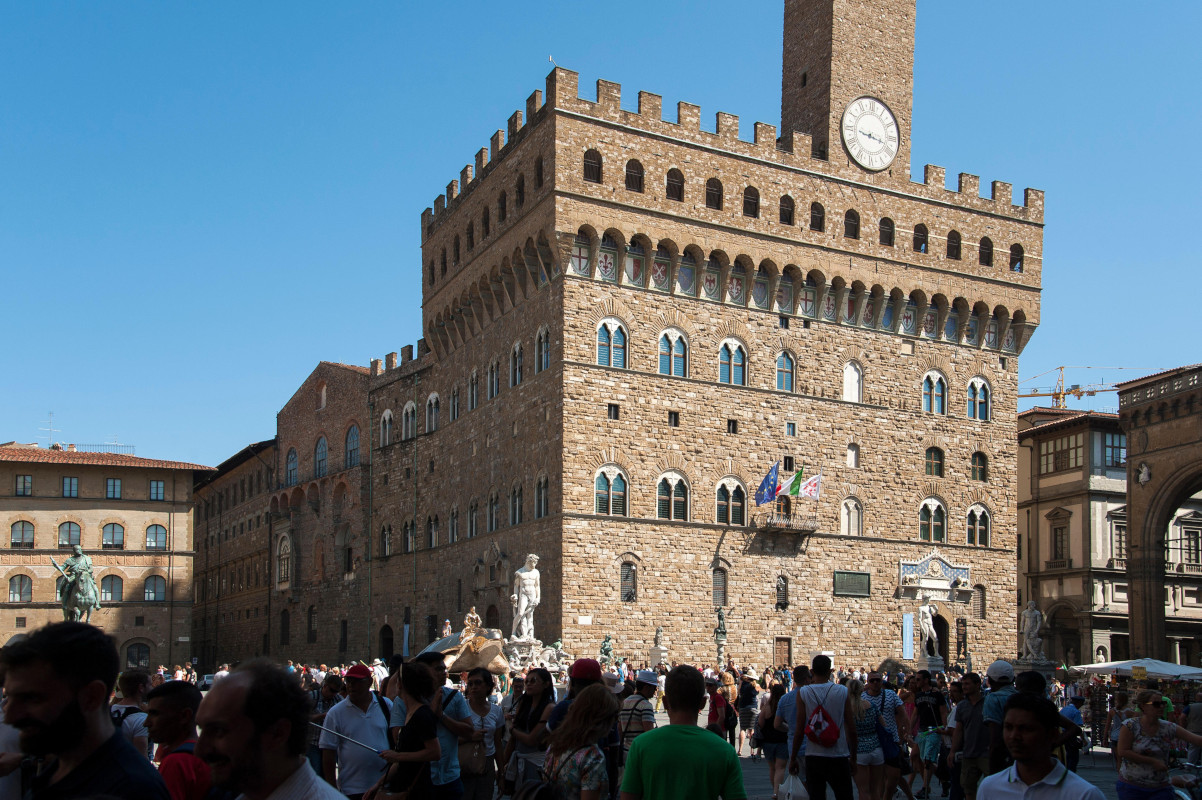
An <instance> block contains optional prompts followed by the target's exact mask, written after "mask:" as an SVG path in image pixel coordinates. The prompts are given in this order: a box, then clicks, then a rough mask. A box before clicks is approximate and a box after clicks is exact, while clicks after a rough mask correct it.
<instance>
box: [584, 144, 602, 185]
mask: <svg viewBox="0 0 1202 800" xmlns="http://www.w3.org/2000/svg"><path fill="white" fill-rule="evenodd" d="M584 179H585V180H586V181H588V182H589V183H600V182H601V154H600V153H598V152H597V151H596V150H587V151H585V153H584Z"/></svg>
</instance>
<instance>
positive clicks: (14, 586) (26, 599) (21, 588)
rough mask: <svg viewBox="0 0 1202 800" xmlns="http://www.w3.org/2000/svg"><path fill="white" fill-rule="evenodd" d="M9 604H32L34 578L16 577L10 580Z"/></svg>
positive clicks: (26, 576)
mask: <svg viewBox="0 0 1202 800" xmlns="http://www.w3.org/2000/svg"><path fill="white" fill-rule="evenodd" d="M8 602H10V603H32V602H33V578H31V577H29V576H28V575H14V576H12V577H11V578H9V579H8Z"/></svg>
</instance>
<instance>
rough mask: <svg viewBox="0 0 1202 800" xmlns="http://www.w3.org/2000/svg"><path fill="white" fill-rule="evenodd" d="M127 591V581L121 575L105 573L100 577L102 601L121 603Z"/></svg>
mask: <svg viewBox="0 0 1202 800" xmlns="http://www.w3.org/2000/svg"><path fill="white" fill-rule="evenodd" d="M124 593H125V582H124V581H122V580H121V576H119V575H105V576H104V577H103V578H101V579H100V602H102V603H120V602H121V599H122V595H123V594H124Z"/></svg>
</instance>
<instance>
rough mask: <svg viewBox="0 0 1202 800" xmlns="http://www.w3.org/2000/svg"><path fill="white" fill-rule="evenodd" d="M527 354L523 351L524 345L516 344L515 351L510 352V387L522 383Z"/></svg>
mask: <svg viewBox="0 0 1202 800" xmlns="http://www.w3.org/2000/svg"><path fill="white" fill-rule="evenodd" d="M524 358H525V354H524V352H523V350H522V343H521V342H517V343H516V344H514V346H513V349H512V350H510V351H509V385H510V386H517V385H519V384H520V383H521V382H522V372H523V369H524V366H525V365H524V364H523V360H524Z"/></svg>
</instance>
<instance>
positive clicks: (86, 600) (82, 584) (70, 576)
mask: <svg viewBox="0 0 1202 800" xmlns="http://www.w3.org/2000/svg"><path fill="white" fill-rule="evenodd" d="M50 563H51V564H53V565H54V568H55V569H57V570H58V571H59V572H61V573H62V574H63V578H64V581H63V619H64V620H66V621H67V622H78V621H79V620H80V619H81V618H82V619H83V621H84V622H91V621H92V612H93V611H94V610H99V609H100V593H99V592H97V591H96V581H95V579H94V578H93V577H92V559H91V558H90V557H88V556H87V555H85V554H84V552H83V548H82V547H80V546H79V545H75V547H73V548H72V550H71V557H70V558H68V559H66V560H65V561H63V565H62V566H61V567H60V566H59V565H58V562H57V561H55V560H54V556H51V557H50Z"/></svg>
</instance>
